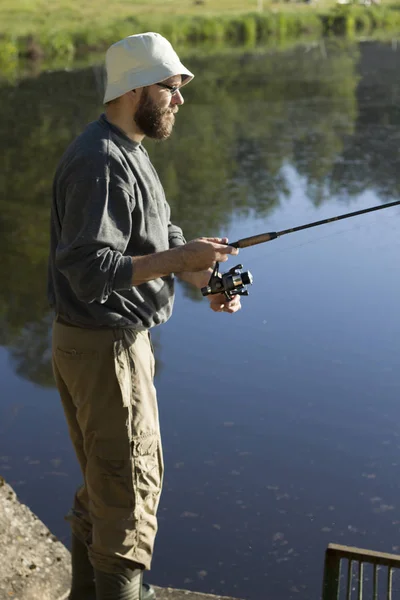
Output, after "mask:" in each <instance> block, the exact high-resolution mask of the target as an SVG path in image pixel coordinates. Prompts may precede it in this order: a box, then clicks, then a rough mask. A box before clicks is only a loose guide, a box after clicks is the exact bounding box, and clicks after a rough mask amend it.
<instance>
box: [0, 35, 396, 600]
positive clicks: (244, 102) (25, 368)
mask: <svg viewBox="0 0 400 600" xmlns="http://www.w3.org/2000/svg"><path fill="white" fill-rule="evenodd" d="M398 62H399V58H398V52H397V51H396V49H394V48H392V47H391V46H390V45H385V44H374V43H365V44H361V45H355V44H351V43H348V42H346V43H345V42H339V41H337V40H336V41H332V42H330V43H328V44H327V45H326V46H324V47H320V46H315V47H313V48H307V49H305V48H302V47H300V48H297V49H294V50H290V51H284V52H278V53H274V52H267V53H263V52H256V53H251V52H248V53H244V54H241V55H238V54H235V55H232V56H229V55H226V54H223V53H221V54H220V55H215V56H212V57H207V58H201V57H193V56H192V58H191V59H190V65H189V66H190V68H191V69H192V70H193V71H194V72H195V73H196V74H197V77H196V78H195V79H194V81H193V83H192V84H191V85H190V86H188V87H187V88H185V100H186V104H185V106H184V107H182V109H181V110H180V112H179V115H178V118H177V123H176V130H175V133H174V135H173V136H172V138H171V139H170V140H169V141H168V142H166V143H163V144H158V143H152V142H146V147H147V148H148V149H149V152H150V155H151V157H152V160H153V162H154V164H155V166H156V168H157V170H158V172H159V174H160V177H161V180H162V182H163V184H164V187H165V189H166V194H167V197H168V199H169V201H170V204H171V208H172V214H173V219H174V221H176V222H177V223H178V224H180V225H181V226H182V227H183V229H184V231H185V235H186V237H187V239H191V238H194V237H196V236H198V235H215V234H218V233H219V232H221V233H224V232H225V231H226V229H227V227H228V225H229V224H237V223H238V222H240V220H245V219H246V218H248V217H254V218H255V219H257V218H265V217H267V216H268V217H271V216H273V213H274V211H277V210H278V209H279V208H280V207H282V206H283V205H284V204H285V202H286V200H287V199H288V197H289V196H290V194H292V193H293V189H292V186H293V178H291V177H290V173H296V177H297V178H298V180H300V181H301V182H302V185H303V188H304V190H305V194H306V196H307V198H308V199H309V201H311V203H312V205H313V206H314V207H316V208H319V207H322V206H323V205H327V206H328V205H329V202H330V199H331V198H332V197H333V196H335V197H336V199H338V198H339V199H340V201H341V202H342V204H343V207H346V208H347V206H350V205H351V203H352V201H353V200H354V201H355V200H356V199H357V198H358V197H359V195H360V194H361V193H363V192H365V191H368V192H373V194H374V196H375V198H376V199H377V201H382V202H383V201H388V200H391V199H394V198H396V199H397V198H398V195H399V191H400V178H399V175H398V165H397V162H396V160H395V159H394V157H396V156H397V153H398V127H399V125H400V108H399V106H400V103H399V95H400V70H399V69H398ZM101 86H102V72H101V69H100V68H98V67H91V68H83V69H80V70H76V71H71V72H68V71H57V72H52V73H42V74H39V75H37V76H36V77H32V78H29V79H24V80H21V81H19V82H18V83H17V84H16V85H9V84H7V83H4V84H2V85H0V104H1V106H2V112H1V115H0V152H1V156H2V168H1V171H0V253H1V257H2V259H1V262H0V277H1V281H2V282H3V285H2V286H1V288H0V323H1V328H0V343H1V345H2V346H3V347H5V348H7V351H8V353H9V356H10V357H11V360H12V365H13V369H14V371H15V373H16V374H17V375H18V376H20V377H21V378H23V379H25V380H29V381H30V382H33V383H35V384H38V385H39V386H42V387H47V388H51V387H52V386H53V385H54V384H53V377H52V373H51V365H50V349H49V348H50V333H49V332H50V326H51V314H50V313H49V310H48V306H47V299H46V295H45V280H46V268H47V251H48V219H49V206H50V196H51V184H52V177H53V173H54V171H55V168H56V164H57V162H58V160H59V157H60V156H61V154H62V152H63V151H64V149H65V147H66V146H67V144H68V143H69V142H70V141H71V140H72V139H73V137H74V136H76V135H77V134H79V133H80V131H81V130H82V128H83V127H84V126H85V124H86V123H87V122H89V121H91V120H93V119H95V118H96V117H97V115H98V114H99V113H100V112H101V110H102V106H101V100H100V98H101ZM336 212H337V211H336V210H335V211H334V212H333V214H336ZM328 216H329V215H328ZM296 224H300V223H296V222H290V223H287V225H288V226H294V225H296ZM254 233H256V232H254ZM183 290H184V294H185V295H186V296H188V297H190V298H192V299H193V300H197V299H198V298H199V296H198V294H197V293H196V292H193V291H191V290H189V289H188V288H183ZM14 416H15V415H14V413H13V414H12V415H11V417H12V418H14ZM11 417H10V418H11ZM28 458H29V457H28ZM54 460H56V459H54ZM57 460H58V459H57ZM269 493H270V494H271V495H274V494H276V493H278V492H276V490H275V489H274V488H273V487H271V489H270V490H269ZM274 535H277V536H278V535H279V533H276V534H274ZM273 543H274V544H275V545H278V546H279V545H280V544H281V538H279V537H277V538H276V539H275V540H274V542H273ZM282 543H283V542H282ZM234 592H235V591H234V590H232V591H231V593H234ZM235 593H237V594H239V593H240V590H238V591H236V592H235ZM293 594H294V597H296V591H293Z"/></svg>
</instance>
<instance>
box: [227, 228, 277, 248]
mask: <svg viewBox="0 0 400 600" xmlns="http://www.w3.org/2000/svg"><path fill="white" fill-rule="evenodd" d="M277 237H278V234H277V232H276V231H270V232H269V233H260V235H252V236H250V237H246V238H242V239H241V240H238V241H237V242H233V243H229V246H233V247H234V248H248V247H249V246H255V245H256V244H264V242H270V241H271V240H276V238H277Z"/></svg>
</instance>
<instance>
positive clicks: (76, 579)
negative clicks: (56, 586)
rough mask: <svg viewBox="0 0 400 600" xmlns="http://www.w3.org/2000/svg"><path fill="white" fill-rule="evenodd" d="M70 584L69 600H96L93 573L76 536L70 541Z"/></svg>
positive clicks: (84, 549)
mask: <svg viewBox="0 0 400 600" xmlns="http://www.w3.org/2000/svg"><path fill="white" fill-rule="evenodd" d="M71 563H72V583H71V591H70V594H69V600H96V586H95V583H94V572H93V567H92V564H91V562H90V560H89V557H88V551H87V548H86V545H85V544H84V543H83V542H81V540H80V539H79V538H77V537H76V535H74V534H72V540H71Z"/></svg>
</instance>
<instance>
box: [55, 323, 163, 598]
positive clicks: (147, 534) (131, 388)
mask: <svg viewBox="0 0 400 600" xmlns="http://www.w3.org/2000/svg"><path fill="white" fill-rule="evenodd" d="M54 360H55V364H56V366H57V368H58V370H59V372H60V373H61V375H62V378H63V381H64V382H65V384H66V386H67V388H68V391H69V393H70V395H71V397H72V398H73V401H74V404H75V406H76V419H77V422H78V424H79V427H80V430H81V432H82V436H83V450H84V454H85V457H86V461H87V464H86V470H85V481H86V489H87V494H88V498H89V503H88V509H89V516H90V522H91V524H92V539H91V542H90V544H89V555H90V560H91V562H92V564H93V566H94V568H95V570H97V571H98V572H99V573H109V574H115V575H118V576H120V575H122V576H125V575H126V574H127V573H128V575H129V576H128V575H127V576H128V579H129V577H130V575H131V574H132V573H133V572H135V571H138V573H140V574H141V570H142V569H143V568H146V569H148V568H150V564H151V557H152V552H153V546H154V539H155V536H156V531H157V519H156V512H157V507H158V503H159V498H160V493H161V486H162V477H163V460H162V450H161V441H160V432H159V423H158V409H157V400H156V393H155V388H154V385H153V376H154V356H153V354H152V350H151V347H150V342H149V337H148V334H147V332H139V333H138V332H133V331H131V330H106V331H100V330H95V331H94V330H82V329H78V328H72V327H67V326H64V325H61V324H58V323H56V324H55V326H54ZM100 579H101V577H100V576H99V580H100ZM136 579H137V578H136ZM136 579H135V581H136ZM103 580H104V577H103ZM103 583H104V582H103ZM114 583H115V581H114ZM135 585H136V583H134V582H132V581H131V583H130V588H131V589H133V588H134V586H135ZM125 591H126V590H125ZM99 593H100V592H99V591H98V594H99ZM104 597H106V596H104Z"/></svg>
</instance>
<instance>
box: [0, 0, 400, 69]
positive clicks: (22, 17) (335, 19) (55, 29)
mask: <svg viewBox="0 0 400 600" xmlns="http://www.w3.org/2000/svg"><path fill="white" fill-rule="evenodd" d="M346 1H347V0H346ZM149 30H153V31H154V30H155V31H159V32H160V33H162V34H164V35H165V36H167V37H168V38H169V39H170V40H171V42H172V43H174V44H179V46H180V47H182V46H184V45H188V44H199V43H212V44H213V45H224V44H240V45H247V46H254V45H256V44H263V43H265V42H267V41H269V42H271V40H272V41H274V40H276V41H279V40H282V39H287V38H298V37H300V36H302V35H311V36H313V37H321V36H324V35H325V36H326V35H346V36H354V35H357V34H363V35H374V33H375V32H378V31H379V32H382V31H388V32H400V2H397V3H396V2H395V3H389V2H385V0H383V3H382V4H381V5H371V6H364V5H359V4H353V3H351V4H344V5H342V4H341V5H339V4H336V3H333V2H332V1H331V0H325V2H324V0H318V2H315V3H313V4H308V3H305V2H289V1H288V2H271V1H270V0H218V1H216V2H214V1H213V2H212V4H211V0H186V2H182V1H181V0H167V1H163V2H161V1H160V0H149V1H148V2H147V3H143V0H136V1H135V0H115V1H114V2H113V3H112V8H110V3H109V2H108V0H97V1H96V2H95V3H94V2H79V1H78V0H57V2H51V3H50V2H45V1H44V0H20V1H19V2H12V1H11V0H3V1H2V19H1V22H0V68H1V64H4V63H5V62H10V61H13V60H17V59H18V57H21V56H22V57H26V58H31V59H35V58H36V59H37V58H41V57H46V58H48V57H54V56H58V57H63V58H65V59H67V58H71V57H73V56H76V55H78V56H79V55H83V54H85V53H87V52H90V51H95V50H103V49H104V48H105V47H107V46H108V45H110V44H111V43H113V42H115V41H116V40H118V39H120V38H122V37H124V36H126V35H131V34H132V33H138V32H140V31H149Z"/></svg>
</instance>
